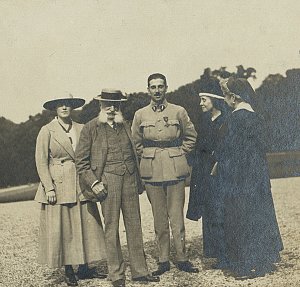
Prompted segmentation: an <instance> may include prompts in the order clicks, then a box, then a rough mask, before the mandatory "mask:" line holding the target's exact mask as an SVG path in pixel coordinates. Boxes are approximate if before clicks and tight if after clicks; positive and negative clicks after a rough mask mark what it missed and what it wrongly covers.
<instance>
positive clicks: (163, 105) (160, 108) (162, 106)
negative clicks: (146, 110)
mask: <svg viewBox="0 0 300 287" xmlns="http://www.w3.org/2000/svg"><path fill="white" fill-rule="evenodd" d="M150 105H151V108H152V110H153V111H154V112H156V111H158V112H162V111H164V110H165V109H166V107H167V106H168V102H167V100H166V99H164V101H163V102H162V103H161V104H159V105H157V104H156V103H155V102H154V101H152V100H151V103H150Z"/></svg>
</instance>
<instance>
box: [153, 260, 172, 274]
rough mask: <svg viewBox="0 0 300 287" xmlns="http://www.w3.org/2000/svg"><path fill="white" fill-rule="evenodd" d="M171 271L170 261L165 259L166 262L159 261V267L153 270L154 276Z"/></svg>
mask: <svg viewBox="0 0 300 287" xmlns="http://www.w3.org/2000/svg"><path fill="white" fill-rule="evenodd" d="M167 271H170V262H169V261H165V262H159V263H158V269H157V270H156V271H154V272H152V275H153V276H160V275H162V274H164V273H165V272H167Z"/></svg>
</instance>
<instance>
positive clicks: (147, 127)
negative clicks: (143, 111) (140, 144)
mask: <svg viewBox="0 0 300 287" xmlns="http://www.w3.org/2000/svg"><path fill="white" fill-rule="evenodd" d="M140 128H141V130H142V133H143V136H144V138H145V139H155V122H154V121H145V122H142V123H141V125H140Z"/></svg>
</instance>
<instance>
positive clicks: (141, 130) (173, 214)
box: [132, 73, 199, 275]
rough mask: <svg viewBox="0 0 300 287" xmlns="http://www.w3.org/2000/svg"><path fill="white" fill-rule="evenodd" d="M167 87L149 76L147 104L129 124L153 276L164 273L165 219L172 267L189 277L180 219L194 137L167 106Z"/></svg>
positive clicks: (178, 112)
mask: <svg viewBox="0 0 300 287" xmlns="http://www.w3.org/2000/svg"><path fill="white" fill-rule="evenodd" d="M167 88H168V86H167V80H166V77H165V76H164V75H162V74H159V73H157V74H152V75H150V76H149V78H148V92H149V94H150V96H151V103H150V104H149V105H148V106H146V107H144V108H142V109H140V110H138V111H137V112H136V113H135V116H134V120H133V124H132V133H133V139H134V141H135V143H136V148H137V153H138V155H139V156H140V157H141V163H140V169H141V176H142V179H143V180H144V181H145V187H146V191H147V195H148V198H149V201H150V203H151V206H152V212H153V217H154V229H155V234H156V238H157V242H158V249H159V263H158V269H157V271H155V272H153V275H161V274H163V273H165V272H166V271H169V270H170V262H169V256H170V229H169V221H170V225H171V229H172V233H173V239H174V245H175V249H176V257H177V267H178V269H179V270H181V271H185V272H192V273H197V272H198V271H199V270H198V268H195V267H194V266H193V265H192V263H191V262H190V261H188V258H187V255H186V251H185V227H184V216H183V207H184V201H185V178H186V177H188V176H189V166H188V163H187V159H186V154H187V153H189V152H191V151H192V150H193V148H194V146H195V142H196V137H197V133H196V131H195V129H194V126H193V124H192V122H191V120H190V119H189V117H188V114H187V112H186V110H185V109H184V108H183V107H180V106H177V105H174V104H170V103H168V102H167V100H166V92H167Z"/></svg>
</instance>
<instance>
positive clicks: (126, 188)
mask: <svg viewBox="0 0 300 287" xmlns="http://www.w3.org/2000/svg"><path fill="white" fill-rule="evenodd" d="M102 181H103V182H104V183H105V184H107V187H108V188H107V191H108V195H107V197H106V199H105V200H104V201H103V202H102V203H101V207H102V213H103V217H104V225H105V243H106V251H107V263H108V270H109V277H110V279H111V280H112V281H116V280H119V279H124V278H125V267H124V260H123V256H122V252H121V244H120V237H119V219H120V211H121V210H122V214H123V220H124V225H125V230H126V239H127V246H128V252H129V261H130V269H131V276H132V278H137V277H141V276H146V275H148V274H149V272H148V268H147V264H146V259H145V253H144V249H143V237H142V227H141V215H140V205H139V195H138V192H137V177H136V173H133V174H131V175H130V174H129V172H128V171H126V172H125V174H124V175H115V174H112V173H107V172H104V173H103V176H102Z"/></svg>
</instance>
